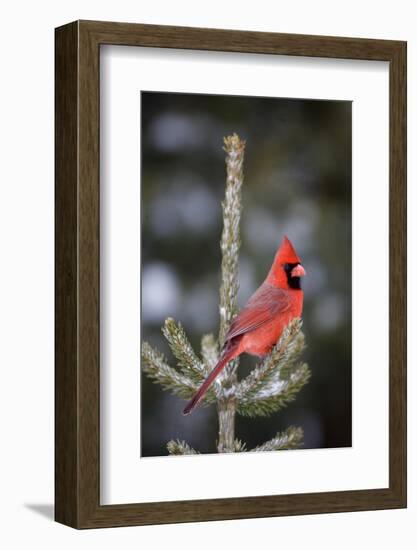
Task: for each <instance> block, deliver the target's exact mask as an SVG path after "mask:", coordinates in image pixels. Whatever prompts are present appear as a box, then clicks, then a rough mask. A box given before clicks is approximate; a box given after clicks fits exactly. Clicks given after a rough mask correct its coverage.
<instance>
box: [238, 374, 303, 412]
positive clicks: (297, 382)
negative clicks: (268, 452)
mask: <svg viewBox="0 0 417 550" xmlns="http://www.w3.org/2000/svg"><path fill="white" fill-rule="evenodd" d="M310 376H311V372H310V369H309V368H308V366H307V365H306V364H305V363H301V364H300V365H299V366H298V367H297V368H296V369H295V370H294V372H293V373H292V374H291V375H290V377H289V378H288V379H287V380H279V381H277V382H276V383H275V385H274V386H270V387H269V388H268V392H269V393H267V392H263V391H262V390H261V391H259V392H258V393H257V394H255V395H253V396H251V398H250V399H241V400H240V401H239V402H238V406H237V411H238V413H239V414H241V415H242V416H269V415H270V414H272V413H274V412H276V411H278V410H280V409H282V408H283V407H285V406H286V405H288V403H290V402H291V401H293V400H294V399H295V396H296V395H297V393H298V392H299V391H300V390H301V388H302V387H303V386H305V385H306V384H307V382H308V381H309V379H310Z"/></svg>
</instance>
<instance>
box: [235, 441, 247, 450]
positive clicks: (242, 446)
mask: <svg viewBox="0 0 417 550" xmlns="http://www.w3.org/2000/svg"><path fill="white" fill-rule="evenodd" d="M247 450H248V449H247V448H246V443H245V442H244V441H241V440H240V439H235V448H234V452H235V453H245V452H246V451H247Z"/></svg>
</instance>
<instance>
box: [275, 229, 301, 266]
mask: <svg viewBox="0 0 417 550" xmlns="http://www.w3.org/2000/svg"><path fill="white" fill-rule="evenodd" d="M276 259H277V260H279V262H280V263H281V264H284V263H285V264H300V263H301V259H300V258H299V257H298V255H297V252H296V251H295V248H294V247H293V245H292V244H291V241H290V240H289V238H288V237H287V236H286V235H284V238H283V239H282V243H281V246H280V247H279V249H278V252H277V255H276Z"/></svg>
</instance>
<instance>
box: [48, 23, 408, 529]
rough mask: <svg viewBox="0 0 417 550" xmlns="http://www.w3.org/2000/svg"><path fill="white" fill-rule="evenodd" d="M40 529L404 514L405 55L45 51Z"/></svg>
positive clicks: (86, 34) (112, 32)
mask: <svg viewBox="0 0 417 550" xmlns="http://www.w3.org/2000/svg"><path fill="white" fill-rule="evenodd" d="M55 54H56V102H55V108H56V339H55V344H56V370H55V380H56V383H55V405H56V407H55V413H56V414H55V426H56V431H55V435H56V441H55V449H56V460H55V464H56V469H55V479H56V497H55V518H56V521H59V522H61V523H64V524H66V525H69V526H71V527H75V528H99V527H115V526H125V525H126V526H127V525H145V524H158V523H175V522H191V521H208V520H220V519H235V518H255V517H271V516H284V515H295V514H312V513H328V512H343V511H360V510H379V509H387V508H404V507H405V506H406V276H407V263H406V261H407V258H406V43H405V42H400V41H389V40H371V39H358V38H336V37H327V36H307V35H291V34H275V33H258V32H249V31H230V30H218V29H199V28H186V27H169V26H154V25H141V24H124V23H110V22H93V21H76V22H73V23H70V24H68V25H65V26H63V27H59V28H57V29H56V52H55Z"/></svg>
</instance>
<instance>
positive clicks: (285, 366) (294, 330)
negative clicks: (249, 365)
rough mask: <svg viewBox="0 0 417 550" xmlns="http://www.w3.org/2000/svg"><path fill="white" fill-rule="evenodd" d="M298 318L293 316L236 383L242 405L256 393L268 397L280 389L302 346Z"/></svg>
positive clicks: (254, 396) (236, 393) (302, 338)
mask: <svg viewBox="0 0 417 550" xmlns="http://www.w3.org/2000/svg"><path fill="white" fill-rule="evenodd" d="M301 326H302V321H301V319H298V318H297V319H293V320H292V321H291V322H290V323H289V324H288V326H287V327H286V328H285V330H284V332H283V334H282V336H281V338H280V339H279V341H278V343H277V344H276V345H275V346H274V347H273V349H272V351H271V352H270V353H269V354H268V355H267V357H266V358H265V359H264V360H263V361H262V363H261V364H260V365H258V366H257V367H255V368H254V369H253V370H252V372H251V373H250V374H249V376H247V377H246V378H244V379H243V380H241V381H240V382H239V384H238V385H237V388H236V392H235V396H236V399H237V401H238V403H240V404H241V405H245V404H247V403H250V402H251V401H252V400H254V399H256V398H258V399H259V397H262V396H263V397H269V396H271V395H274V394H275V393H280V392H281V391H282V386H283V385H284V383H285V381H286V380H287V381H288V380H290V377H291V374H292V372H293V371H294V368H295V364H296V362H297V360H298V358H299V357H300V355H301V353H302V352H303V350H304V335H303V334H302V332H301Z"/></svg>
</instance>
